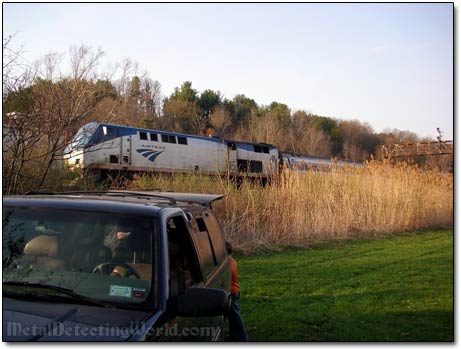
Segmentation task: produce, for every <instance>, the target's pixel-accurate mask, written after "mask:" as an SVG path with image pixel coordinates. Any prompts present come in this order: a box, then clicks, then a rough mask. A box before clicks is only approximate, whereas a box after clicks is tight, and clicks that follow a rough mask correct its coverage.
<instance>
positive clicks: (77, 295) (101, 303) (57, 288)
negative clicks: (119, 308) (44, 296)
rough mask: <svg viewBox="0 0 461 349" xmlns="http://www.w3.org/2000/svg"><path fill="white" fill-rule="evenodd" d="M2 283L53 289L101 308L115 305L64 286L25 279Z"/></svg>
mask: <svg viewBox="0 0 461 349" xmlns="http://www.w3.org/2000/svg"><path fill="white" fill-rule="evenodd" d="M3 285H11V286H27V287H37V288H44V289H48V290H53V291H56V292H59V293H62V294H65V295H66V296H69V297H71V298H73V299H77V300H79V301H80V302H84V303H86V304H90V305H97V306H99V307H102V308H115V306H114V305H112V304H110V303H106V302H101V301H97V300H94V299H93V298H89V297H86V296H82V295H81V294H78V293H75V292H74V291H72V290H70V289H68V288H64V287H59V286H54V285H49V284H39V283H32V282H27V281H6V282H3Z"/></svg>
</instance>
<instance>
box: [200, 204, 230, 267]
mask: <svg viewBox="0 0 461 349" xmlns="http://www.w3.org/2000/svg"><path fill="white" fill-rule="evenodd" d="M205 223H206V226H207V228H208V233H209V234H210V238H211V242H212V243H213V250H214V252H215V256H216V259H217V262H218V264H221V262H222V261H223V260H224V259H225V258H226V257H227V251H226V245H225V242H224V238H223V235H222V232H221V228H220V227H219V224H218V221H217V220H216V217H215V216H214V215H213V214H212V213H211V212H207V214H206V215H205Z"/></svg>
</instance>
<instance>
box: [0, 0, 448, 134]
mask: <svg viewBox="0 0 461 349" xmlns="http://www.w3.org/2000/svg"><path fill="white" fill-rule="evenodd" d="M16 32H17V36H16V38H15V41H16V44H20V45H23V47H24V50H25V51H26V52H25V53H24V56H25V57H26V58H27V59H29V60H31V61H32V60H35V59H36V58H39V57H40V56H42V55H43V54H46V53H48V52H50V51H57V52H65V51H67V50H68V48H69V47H70V46H72V45H81V44H84V45H89V46H92V47H94V48H97V47H101V48H102V49H103V50H104V52H105V53H106V56H107V58H108V59H109V60H110V61H111V62H117V61H121V60H122V59H123V58H127V57H129V58H131V59H133V60H135V61H137V62H139V64H140V66H141V67H142V68H144V69H146V70H147V71H148V72H149V74H150V76H151V77H152V78H153V79H156V80H158V81H159V82H160V83H161V85H162V92H163V93H164V94H165V95H169V94H170V93H171V92H172V91H173V88H174V87H176V86H179V85H181V83H182V82H183V81H186V80H189V81H192V84H193V87H194V88H196V89H198V90H199V91H202V90H204V89H206V88H211V89H214V90H219V91H221V93H223V94H224V96H225V97H227V98H232V97H233V96H234V95H236V94H239V93H243V94H245V95H247V96H248V97H251V98H253V99H255V100H256V102H257V103H259V104H269V103H270V102H272V101H278V102H282V103H286V104H288V106H290V107H291V108H292V109H296V110H297V109H301V110H306V111H311V112H313V113H316V114H319V115H325V116H332V117H337V118H341V119H358V120H361V121H366V122H369V123H370V124H371V126H372V127H373V128H374V129H375V131H378V132H379V131H382V130H383V129H385V128H399V129H405V130H410V131H413V132H416V133H417V134H418V135H420V136H432V137H435V136H436V128H437V127H440V128H441V129H442V130H443V131H444V135H445V139H452V137H453V5H452V4H442V3H440V4H3V35H4V36H5V35H9V34H13V33H16Z"/></svg>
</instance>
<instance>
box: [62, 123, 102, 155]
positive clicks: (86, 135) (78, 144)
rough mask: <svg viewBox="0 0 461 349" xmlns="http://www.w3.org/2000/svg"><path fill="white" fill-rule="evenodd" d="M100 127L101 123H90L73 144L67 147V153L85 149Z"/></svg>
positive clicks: (80, 130)
mask: <svg viewBox="0 0 461 349" xmlns="http://www.w3.org/2000/svg"><path fill="white" fill-rule="evenodd" d="M98 126H99V123H97V122H90V123H88V124H85V125H83V126H82V127H81V128H80V129H79V130H78V132H77V134H76V135H75V136H74V138H73V139H72V142H71V143H70V144H69V145H68V146H67V148H66V153H70V152H72V151H73V150H80V149H83V148H84V147H85V145H87V144H88V142H89V141H90V139H91V136H92V135H93V134H94V133H95V131H96V129H97V128H98Z"/></svg>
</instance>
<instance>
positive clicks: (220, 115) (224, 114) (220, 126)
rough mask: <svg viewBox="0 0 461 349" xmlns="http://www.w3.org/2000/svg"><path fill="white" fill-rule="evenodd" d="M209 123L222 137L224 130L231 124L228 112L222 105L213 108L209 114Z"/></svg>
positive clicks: (224, 134)
mask: <svg viewBox="0 0 461 349" xmlns="http://www.w3.org/2000/svg"><path fill="white" fill-rule="evenodd" d="M210 124H211V126H212V127H213V129H214V130H215V131H216V133H217V135H218V137H221V138H224V137H225V136H226V130H227V129H228V128H229V126H231V125H232V119H231V116H230V113H229V112H228V111H227V110H226V109H225V108H224V107H223V106H219V107H217V108H215V109H214V110H213V112H212V113H211V115H210Z"/></svg>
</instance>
